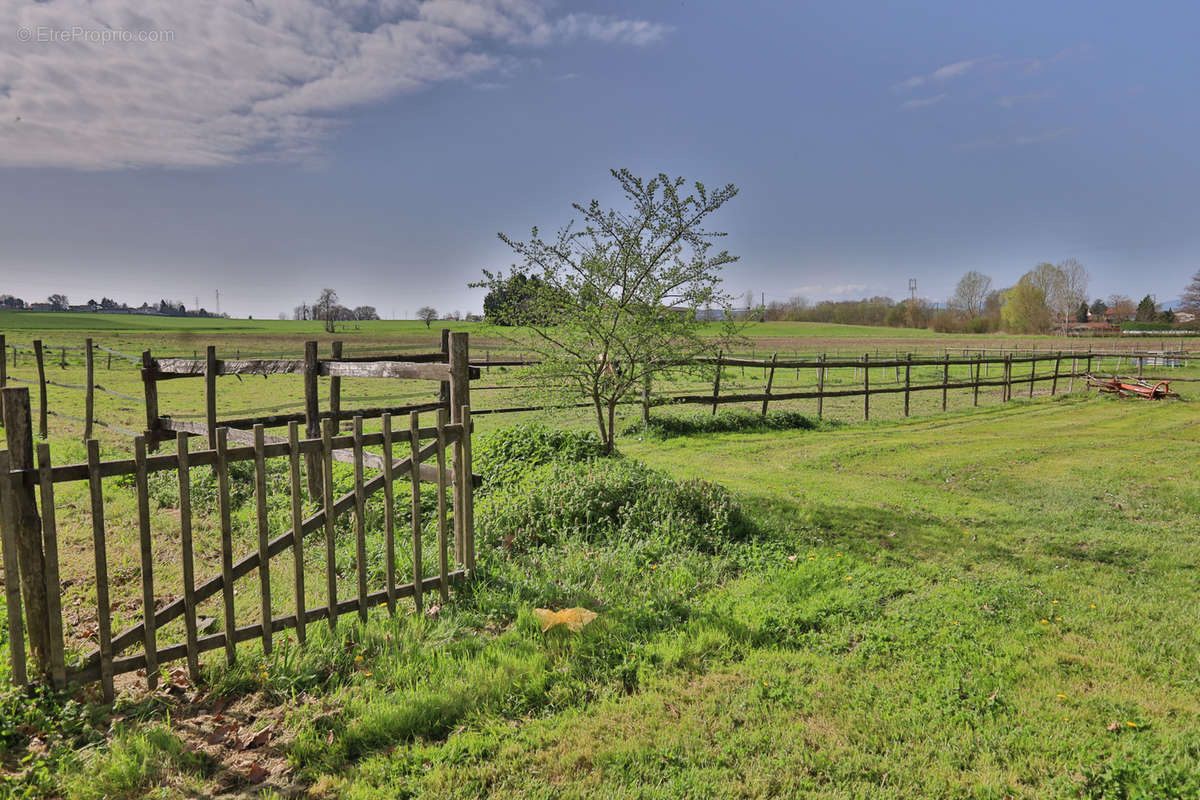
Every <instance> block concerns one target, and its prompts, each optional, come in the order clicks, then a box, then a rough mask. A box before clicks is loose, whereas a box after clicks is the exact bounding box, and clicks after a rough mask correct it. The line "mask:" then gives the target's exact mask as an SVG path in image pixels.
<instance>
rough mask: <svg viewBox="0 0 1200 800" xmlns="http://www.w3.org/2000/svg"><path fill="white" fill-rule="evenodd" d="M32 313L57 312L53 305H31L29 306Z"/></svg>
mask: <svg viewBox="0 0 1200 800" xmlns="http://www.w3.org/2000/svg"><path fill="white" fill-rule="evenodd" d="M28 308H29V310H30V311H57V310H58V309H56V308H55V307H54V304H53V303H30V304H29V306H28Z"/></svg>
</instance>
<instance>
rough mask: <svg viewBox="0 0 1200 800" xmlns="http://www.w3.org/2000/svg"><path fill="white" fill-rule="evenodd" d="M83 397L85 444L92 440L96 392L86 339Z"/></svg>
mask: <svg viewBox="0 0 1200 800" xmlns="http://www.w3.org/2000/svg"><path fill="white" fill-rule="evenodd" d="M83 363H84V377H85V379H86V380H84V384H85V386H84V388H85V392H84V396H83V440H84V441H85V442H86V441H87V440H88V439H90V438H92V417H93V416H95V414H96V390H95V388H94V387H93V384H94V383H95V382H96V381H95V377H96V372H95V365H94V364H93V360H92V340H91V339H88V340H87V341H86V342H85V343H84V358H83Z"/></svg>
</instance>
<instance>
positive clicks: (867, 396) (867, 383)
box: [862, 353, 871, 422]
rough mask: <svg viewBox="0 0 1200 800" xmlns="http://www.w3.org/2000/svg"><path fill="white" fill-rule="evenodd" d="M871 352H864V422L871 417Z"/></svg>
mask: <svg viewBox="0 0 1200 800" xmlns="http://www.w3.org/2000/svg"><path fill="white" fill-rule="evenodd" d="M870 358H871V355H870V353H863V366H862V372H863V422H866V421H868V420H870V419H871V370H870V368H868V367H867V361H868V360H870Z"/></svg>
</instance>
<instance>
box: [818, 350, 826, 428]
mask: <svg viewBox="0 0 1200 800" xmlns="http://www.w3.org/2000/svg"><path fill="white" fill-rule="evenodd" d="M817 361H818V364H817V419H821V417H822V415H823V414H824V412H825V354H824V353H822V354H821V355H820V356H818V357H817Z"/></svg>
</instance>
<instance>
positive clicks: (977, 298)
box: [950, 270, 992, 319]
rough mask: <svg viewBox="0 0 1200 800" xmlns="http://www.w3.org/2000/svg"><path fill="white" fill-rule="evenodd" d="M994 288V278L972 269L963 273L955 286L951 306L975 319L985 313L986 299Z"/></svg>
mask: <svg viewBox="0 0 1200 800" xmlns="http://www.w3.org/2000/svg"><path fill="white" fill-rule="evenodd" d="M991 290H992V279H991V278H990V277H988V276H987V275H984V274H983V273H982V272H976V271H975V270H971V271H970V272H968V273H967V274H966V275H963V276H962V277H961V278H960V279H959V281H958V285H957V286H955V287H954V296H953V297H951V298H950V307H951V308H953V309H954V310H955V311H960V312H962V313H963V314H965V315H966V316H968V317H970V318H971V319H974V318H975V317H978V316H980V315H982V314H983V305H984V301H985V300H987V296H988V292H990V291H991Z"/></svg>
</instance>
